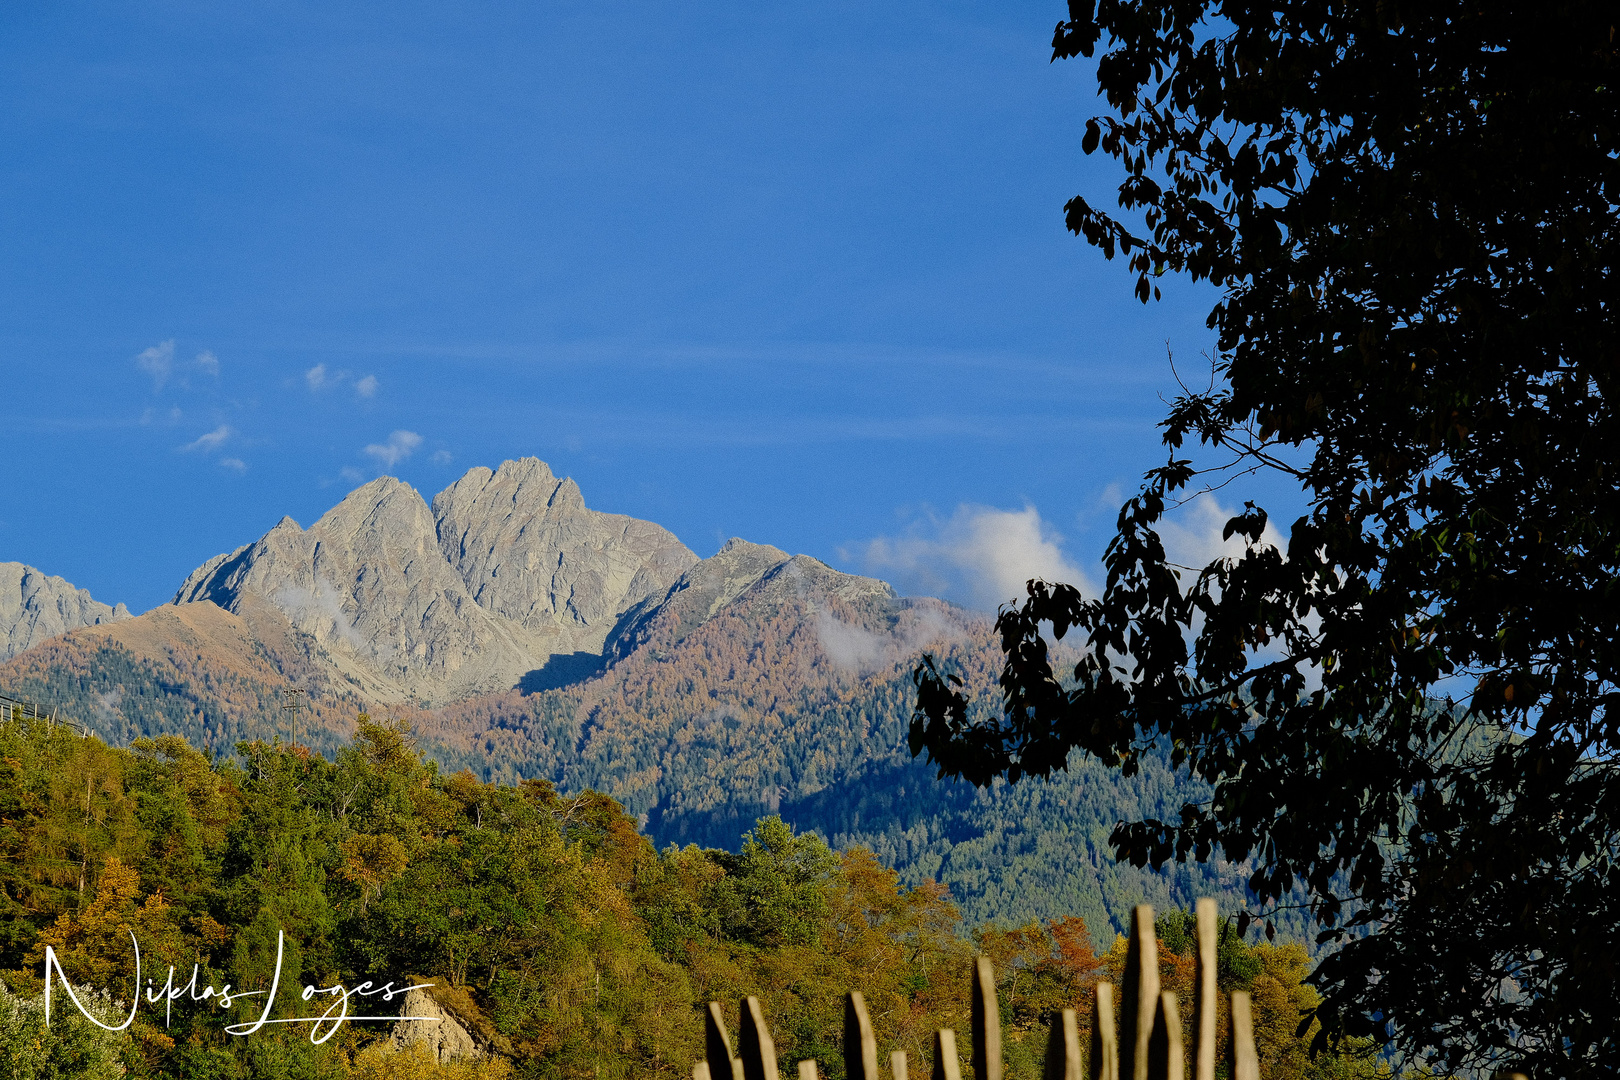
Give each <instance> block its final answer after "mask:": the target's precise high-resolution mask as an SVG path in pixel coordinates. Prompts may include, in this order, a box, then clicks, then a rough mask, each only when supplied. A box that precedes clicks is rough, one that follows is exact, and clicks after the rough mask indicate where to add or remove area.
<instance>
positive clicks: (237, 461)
mask: <svg viewBox="0 0 1620 1080" xmlns="http://www.w3.org/2000/svg"><path fill="white" fill-rule="evenodd" d="M219 467H220V468H222V469H228V470H230V471H231V472H233V473H236V474H237V475H238V476H240V475H242V474H243V473H245V472H247V462H245V461H243V460H242V459H241V458H239V457H228V458H220V459H219Z"/></svg>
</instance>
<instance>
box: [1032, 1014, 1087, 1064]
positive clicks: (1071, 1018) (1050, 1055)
mask: <svg viewBox="0 0 1620 1080" xmlns="http://www.w3.org/2000/svg"><path fill="white" fill-rule="evenodd" d="M1042 1080H1086V1070H1085V1061H1084V1057H1083V1055H1082V1054H1081V1053H1080V1020H1079V1017H1078V1016H1076V1015H1075V1011H1074V1010H1073V1009H1062V1010H1060V1011H1058V1012H1055V1013H1053V1014H1052V1029H1051V1031H1050V1033H1048V1035H1047V1037H1046V1069H1045V1070H1044V1072H1043V1074H1042Z"/></svg>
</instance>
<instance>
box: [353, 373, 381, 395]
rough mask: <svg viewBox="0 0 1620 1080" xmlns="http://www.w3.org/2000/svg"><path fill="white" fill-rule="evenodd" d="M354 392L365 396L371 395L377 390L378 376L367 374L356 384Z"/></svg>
mask: <svg viewBox="0 0 1620 1080" xmlns="http://www.w3.org/2000/svg"><path fill="white" fill-rule="evenodd" d="M354 392H355V393H357V394H359V395H360V396H361V397H363V398H368V397H371V396H372V395H374V394H376V392H377V376H375V375H367V376H366V377H365V378H363V379H361V380H360V381H359V382H357V383H355V384H354Z"/></svg>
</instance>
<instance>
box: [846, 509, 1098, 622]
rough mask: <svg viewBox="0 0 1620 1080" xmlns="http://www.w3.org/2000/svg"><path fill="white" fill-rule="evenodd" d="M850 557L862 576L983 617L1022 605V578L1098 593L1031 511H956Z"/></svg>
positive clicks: (1057, 538) (1059, 539)
mask: <svg viewBox="0 0 1620 1080" xmlns="http://www.w3.org/2000/svg"><path fill="white" fill-rule="evenodd" d="M855 555H856V558H858V559H859V561H860V562H861V563H862V564H863V565H864V566H865V567H866V569H868V570H870V571H872V572H875V573H883V574H886V575H888V576H891V577H893V578H894V579H895V583H896V584H897V585H898V586H900V588H901V591H903V592H911V593H919V592H920V593H931V594H934V595H937V596H944V597H947V598H949V599H952V600H956V601H958V602H960V603H964V604H966V605H968V606H969V607H975V608H979V609H981V610H986V611H991V610H994V609H995V608H997V607H998V606H1000V605H1002V604H1005V603H1008V602H1009V601H1015V600H1020V599H1022V598H1023V597H1024V596H1025V595H1027V594H1026V592H1025V588H1024V585H1025V582H1027V581H1028V580H1029V579H1030V578H1042V579H1044V580H1046V581H1052V582H1059V581H1061V582H1065V583H1067V584H1070V585H1074V586H1077V587H1078V588H1079V589H1080V591H1081V592H1082V593H1084V594H1085V595H1087V596H1091V597H1095V596H1096V595H1097V594H1098V590H1097V588H1096V587H1095V586H1094V585H1093V584H1092V582H1091V579H1090V578H1089V577H1088V576H1087V575H1086V574H1085V572H1084V571H1082V570H1081V569H1080V568H1079V567H1078V566H1076V565H1074V563H1072V562H1070V561H1069V558H1068V556H1067V555H1065V554H1064V552H1063V538H1062V537H1061V536H1059V535H1058V534H1057V533H1055V532H1053V531H1052V529H1051V528H1050V527H1049V526H1048V525H1047V524H1046V523H1045V522H1043V521H1042V520H1041V515H1040V513H1039V512H1038V511H1037V510H1036V509H1035V507H1033V506H1026V507H1025V508H1024V509H1022V510H998V509H996V508H994V507H990V506H966V505H964V506H960V507H958V508H957V510H956V513H954V514H952V515H951V517H950V518H948V519H946V520H940V519H939V518H937V517H930V518H929V519H927V520H925V521H921V522H918V523H916V524H914V525H913V526H912V528H910V529H909V530H908V531H907V534H906V535H904V536H901V537H895V538H891V537H879V538H877V539H876V540H871V541H868V542H867V543H866V544H864V545H862V546H861V547H860V548H859V549H858V550H857V551H856V553H855Z"/></svg>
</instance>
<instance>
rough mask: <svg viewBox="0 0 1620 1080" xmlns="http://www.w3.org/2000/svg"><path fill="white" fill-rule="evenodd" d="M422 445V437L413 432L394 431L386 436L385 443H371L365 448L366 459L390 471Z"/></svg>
mask: <svg viewBox="0 0 1620 1080" xmlns="http://www.w3.org/2000/svg"><path fill="white" fill-rule="evenodd" d="M421 445H422V436H420V435H418V434H417V433H416V432H414V431H396V432H394V433H393V434H392V435H389V436H388V441H387V442H386V443H372V444H371V445H369V446H367V447H366V449H365V453H366V456H367V457H370V458H372V459H374V460H375V461H376V462H377V463H378V464H380V465H381V466H382V467H383V468H385V469H391V468H393V467H394V466H395V465H397V464H398V463H399V462H401V461H404V460H405V459H406V458H408V457H410V456H411V455H412V454H413V453H415V452H416V448H417V447H418V446H421Z"/></svg>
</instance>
